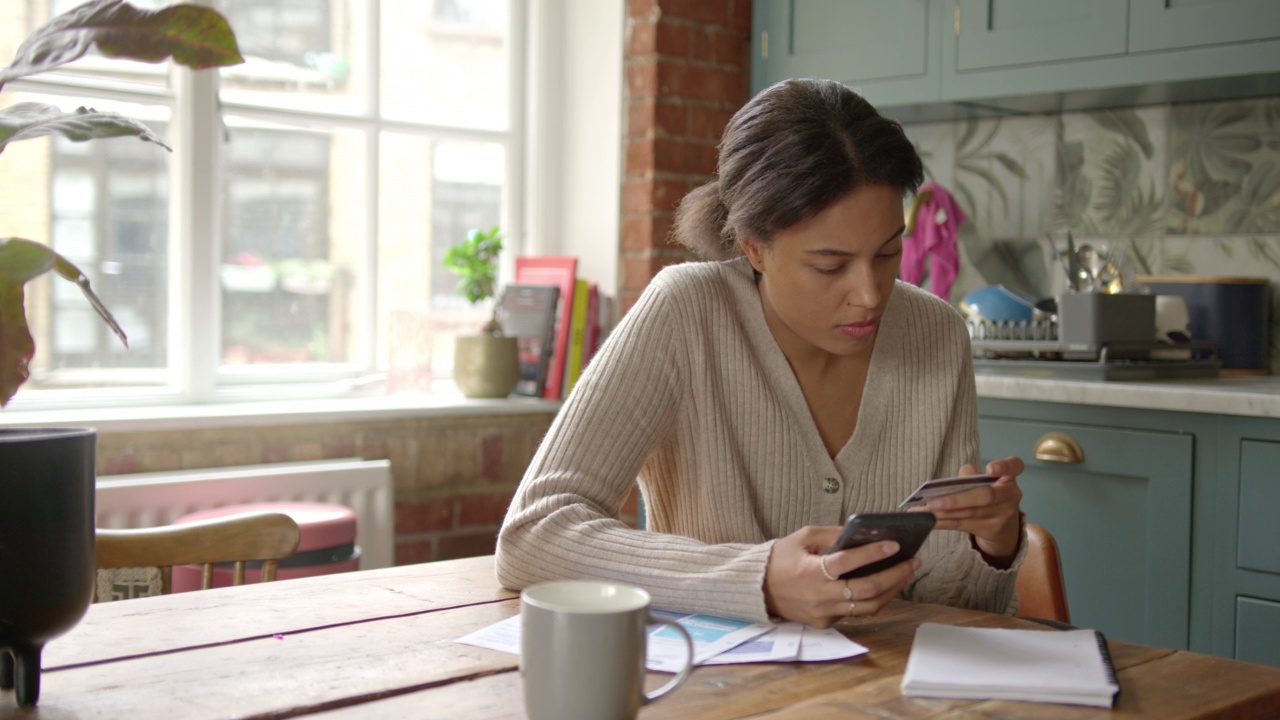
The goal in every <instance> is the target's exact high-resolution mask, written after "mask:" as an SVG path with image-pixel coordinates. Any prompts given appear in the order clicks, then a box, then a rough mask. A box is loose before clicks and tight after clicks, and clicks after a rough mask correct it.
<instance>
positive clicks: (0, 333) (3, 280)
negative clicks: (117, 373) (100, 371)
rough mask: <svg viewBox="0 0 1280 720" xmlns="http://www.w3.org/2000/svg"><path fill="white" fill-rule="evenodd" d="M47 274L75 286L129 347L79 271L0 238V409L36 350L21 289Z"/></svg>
mask: <svg viewBox="0 0 1280 720" xmlns="http://www.w3.org/2000/svg"><path fill="white" fill-rule="evenodd" d="M50 270H53V271H54V272H56V273H57V274H58V275H59V276H61V277H63V278H65V279H67V280H70V281H71V282H73V283H75V284H76V285H77V286H79V288H80V291H81V292H82V293H84V296H85V297H86V298H88V300H89V304H90V305H92V306H93V309H94V310H96V311H97V312H98V315H99V316H101V317H102V319H103V320H104V321H105V322H106V323H107V325H108V326H109V327H110V328H111V330H112V331H113V332H114V333H115V334H116V336H117V337H119V338H120V342H122V343H124V346H125V347H129V338H128V337H126V336H125V334H124V330H122V329H121V328H120V324H119V323H117V322H116V319H115V318H114V317H113V316H112V315H111V312H110V311H109V310H107V308H106V306H105V305H103V304H102V301H101V300H99V299H98V296H97V295H95V294H94V292H93V289H92V288H90V287H89V278H87V277H85V274H84V273H83V272H81V271H80V268H78V267H76V266H75V265H74V264H73V263H72V262H71V261H70V260H67V259H66V258H64V257H63V256H61V255H59V254H58V253H56V252H54V250H53V249H52V248H50V247H48V246H46V245H41V244H40V243H37V242H32V241H31V240H24V239H22V238H0V407H3V406H5V405H7V404H8V403H9V399H10V398H12V397H13V395H14V393H16V392H17V391H18V387H19V386H20V385H22V383H24V382H26V380H27V377H28V375H29V374H30V369H29V366H30V363H31V358H32V357H33V356H34V355H35V350H36V345H35V341H34V340H33V339H32V337H31V329H30V328H29V327H28V326H27V317H26V307H25V303H24V298H23V286H25V285H26V283H27V281H29V280H31V279H33V278H36V277H39V276H40V275H43V274H45V273H47V272H49V271H50Z"/></svg>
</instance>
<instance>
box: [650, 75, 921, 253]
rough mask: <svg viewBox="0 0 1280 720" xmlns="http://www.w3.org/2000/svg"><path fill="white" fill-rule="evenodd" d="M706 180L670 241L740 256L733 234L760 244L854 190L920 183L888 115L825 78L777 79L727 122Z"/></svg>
mask: <svg viewBox="0 0 1280 720" xmlns="http://www.w3.org/2000/svg"><path fill="white" fill-rule="evenodd" d="M716 175H717V178H718V179H716V180H713V181H712V182H709V183H707V184H705V185H703V186H701V187H698V188H695V189H694V190H692V191H691V192H690V193H689V194H687V195H685V197H684V199H683V200H681V202H680V207H679V208H678V209H677V211H676V221H675V231H674V232H675V239H676V241H677V242H679V243H680V244H681V245H684V246H685V247H687V248H689V249H690V250H693V251H694V252H696V253H697V254H698V255H700V256H702V257H703V258H706V259H724V258H729V257H733V256H735V255H738V254H740V253H741V250H740V249H739V248H738V241H737V239H738V237H739V236H742V235H745V236H749V237H753V238H755V239H757V240H759V241H760V242H763V243H768V242H769V241H770V239H771V238H772V237H773V235H774V233H776V232H778V231H779V230H785V229H786V228H789V227H791V226H793V225H795V224H796V223H799V222H801V221H803V220H807V219H808V218H811V217H813V216H814V215H816V214H818V213H819V212H821V211H822V210H825V209H826V208H827V207H829V206H830V205H831V204H832V203H834V202H835V201H836V200H839V199H840V198H841V197H844V196H845V195H846V194H848V193H849V192H851V191H852V190H854V189H855V188H859V187H862V186H864V185H884V186H888V187H894V188H898V189H900V190H901V191H902V194H903V195H904V196H905V195H907V194H908V193H914V192H915V191H916V190H917V189H918V188H919V187H920V183H921V182H922V181H923V180H924V170H923V167H922V165H921V163H920V156H919V154H917V153H916V149H915V147H914V146H913V145H912V144H911V141H910V140H908V139H907V136H906V134H905V133H903V131H902V126H901V125H899V124H898V123H897V122H896V121H894V120H891V119H889V118H886V117H884V116H883V115H881V114H880V113H879V112H877V111H876V109H875V108H874V107H872V106H871V104H870V103H868V102H867V101H866V100H864V99H863V98H862V96H861V95H858V94H857V93H855V92H854V91H853V90H850V89H849V88H848V87H846V86H845V85H843V84H841V83H839V82H836V81H834V80H814V79H803V80H783V81H782V82H780V83H777V84H776V85H772V86H770V87H768V88H765V89H764V90H762V91H760V93H759V94H757V95H756V96H755V97H753V98H751V100H749V101H748V102H747V104H746V105H744V106H743V107H742V108H741V109H740V110H738V112H737V113H735V114H734V116H733V118H732V119H731V120H730V121H729V125H728V127H726V128H725V131H724V136H723V137H722V138H721V140H720V156H719V160H718V161H717V168H716Z"/></svg>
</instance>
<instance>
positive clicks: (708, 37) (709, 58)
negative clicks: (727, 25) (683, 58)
mask: <svg viewBox="0 0 1280 720" xmlns="http://www.w3.org/2000/svg"><path fill="white" fill-rule="evenodd" d="M715 30H716V28H714V27H708V26H706V25H695V26H693V27H692V28H690V31H689V54H688V57H689V59H690V60H696V61H698V62H704V63H710V62H714V57H715V48H714V46H713V42H714V41H713V39H712V37H713V36H712V33H713V32H715Z"/></svg>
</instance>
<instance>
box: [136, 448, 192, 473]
mask: <svg viewBox="0 0 1280 720" xmlns="http://www.w3.org/2000/svg"><path fill="white" fill-rule="evenodd" d="M140 460H141V462H140V463H139V467H138V470H139V472H160V471H162V470H181V469H182V453H180V452H178V451H177V450H170V449H166V448H159V449H157V448H151V449H148V450H144V451H143V453H142V457H141V458H140Z"/></svg>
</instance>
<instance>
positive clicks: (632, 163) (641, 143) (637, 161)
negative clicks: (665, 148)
mask: <svg viewBox="0 0 1280 720" xmlns="http://www.w3.org/2000/svg"><path fill="white" fill-rule="evenodd" d="M654 150H655V148H654V141H653V139H652V138H645V139H643V140H632V141H630V142H628V143H627V157H626V168H627V173H628V174H631V175H648V174H649V173H652V172H653V170H654V167H655V162H656V161H655V158H654Z"/></svg>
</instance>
